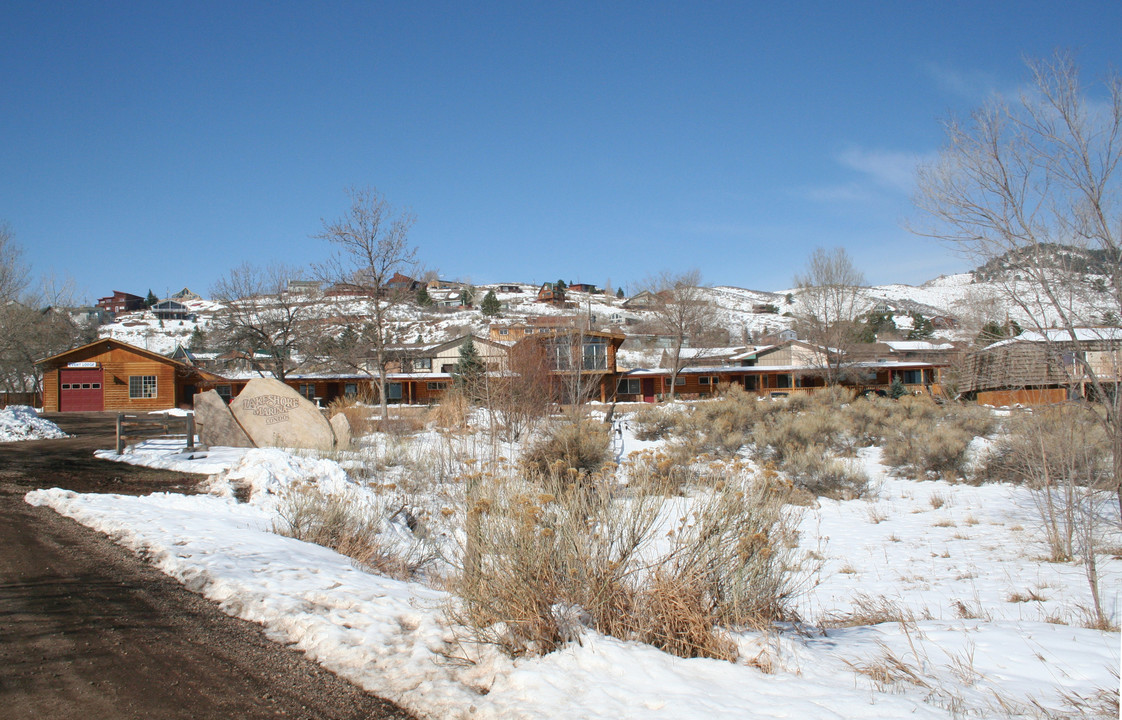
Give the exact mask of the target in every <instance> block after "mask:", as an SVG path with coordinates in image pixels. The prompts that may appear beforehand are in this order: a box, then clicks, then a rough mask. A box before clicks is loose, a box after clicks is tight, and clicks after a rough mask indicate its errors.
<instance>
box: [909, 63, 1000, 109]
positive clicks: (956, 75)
mask: <svg viewBox="0 0 1122 720" xmlns="http://www.w3.org/2000/svg"><path fill="white" fill-rule="evenodd" d="M923 70H924V72H925V73H926V74H927V76H928V77H929V78H931V80H932V81H933V82H934V83H935V86H936V87H937V88H939V89H940V90H942V91H943V92H945V93H947V94H949V95H953V96H954V97H957V98H962V99H965V100H970V101H972V102H981V101H983V100H985V99H986V98H988V97H990V96H992V95H993V94H994V93H995V92H996V90H997V85H998V83H997V79H996V78H995V77H994V76H993V75H991V74H989V73H985V72H982V71H980V70H973V71H963V70H959V69H957V68H951V67H947V66H945V65H940V64H938V63H927V64H925V65H924V66H923Z"/></svg>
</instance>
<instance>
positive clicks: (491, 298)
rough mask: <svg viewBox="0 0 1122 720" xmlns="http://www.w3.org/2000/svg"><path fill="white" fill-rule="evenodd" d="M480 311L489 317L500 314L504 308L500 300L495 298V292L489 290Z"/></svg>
mask: <svg viewBox="0 0 1122 720" xmlns="http://www.w3.org/2000/svg"><path fill="white" fill-rule="evenodd" d="M479 309H480V310H481V311H482V312H483V314H484V315H486V316H487V317H494V316H495V315H498V314H499V310H501V309H502V306H501V305H500V304H499V299H498V298H497V297H495V291H494V290H488V291H487V294H486V295H485V296H484V297H483V302H482V303H481V304H480V306H479Z"/></svg>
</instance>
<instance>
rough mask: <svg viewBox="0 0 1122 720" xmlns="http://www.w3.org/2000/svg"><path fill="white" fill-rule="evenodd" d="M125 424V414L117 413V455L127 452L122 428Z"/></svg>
mask: <svg viewBox="0 0 1122 720" xmlns="http://www.w3.org/2000/svg"><path fill="white" fill-rule="evenodd" d="M124 424H125V414H124V413H117V454H118V455H120V454H121V453H123V452H124V451H125V444H124V443H125V438H124V436H123V435H121V430H122V426H123V425H124Z"/></svg>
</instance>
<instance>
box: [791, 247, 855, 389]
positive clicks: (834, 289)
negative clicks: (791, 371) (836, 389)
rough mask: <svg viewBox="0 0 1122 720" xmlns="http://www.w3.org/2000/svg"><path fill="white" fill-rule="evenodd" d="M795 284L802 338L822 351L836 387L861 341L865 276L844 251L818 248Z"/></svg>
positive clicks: (823, 363) (829, 379)
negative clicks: (859, 323)
mask: <svg viewBox="0 0 1122 720" xmlns="http://www.w3.org/2000/svg"><path fill="white" fill-rule="evenodd" d="M795 285H796V286H797V287H798V288H799V291H798V302H797V311H796V313H795V316H796V318H797V319H798V325H797V328H798V331H799V335H800V336H801V337H803V338H804V339H805V340H806V341H807V342H810V343H812V344H813V345H815V346H816V347H817V348H819V349H818V351H817V352H818V355H819V356H820V357H819V359H820V363H821V366H822V368H823V370H824V371H825V373H826V382H827V384H829V385H836V384H837V383H838V382H840V381H841V380H842V378H843V374H844V370H845V365H846V359H845V356H846V354H847V353H848V352H849V351H850V350H851V349H852V348H853V346H854V344H856V343H857V342H858V338H859V334H860V328H859V327H858V319H859V317H860V315H861V313H862V310H863V309H864V308H863V307H862V304H861V288H862V287H863V286H864V285H865V276H864V274H862V273H861V271H860V270H858V269H857V268H856V267H855V266H854V265H853V261H852V260H851V259H850V258H849V254H848V253H847V252H846V251H845V249H844V248H840V247H839V248H834V249H833V250H826V249H825V248H815V250H814V252H813V253H811V256H810V258H809V259H808V260H807V263H806V268H805V269H804V270H803V272H801V273H799V274H797V275H795Z"/></svg>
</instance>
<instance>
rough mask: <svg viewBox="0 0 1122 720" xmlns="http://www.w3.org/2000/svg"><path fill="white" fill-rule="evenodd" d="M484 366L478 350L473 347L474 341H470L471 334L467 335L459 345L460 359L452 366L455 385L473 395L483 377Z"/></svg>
mask: <svg viewBox="0 0 1122 720" xmlns="http://www.w3.org/2000/svg"><path fill="white" fill-rule="evenodd" d="M484 367H485V366H484V364H483V358H482V357H480V355H479V351H478V350H476V349H475V343H474V342H472V339H471V335H468V337H467V339H466V340H464V344H463V345H461V346H460V359H459V360H458V361H457V362H456V366H455V367H454V368H452V378H453V379H454V380H455V382H456V384H457V385H459V386H460V387H462V388H464V389H465V391H466V392H467V393H468V395H469V396H471V395H474V394H475V389H476V388H477V387H478V385H479V381H480V379H482V377H483V370H484Z"/></svg>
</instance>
